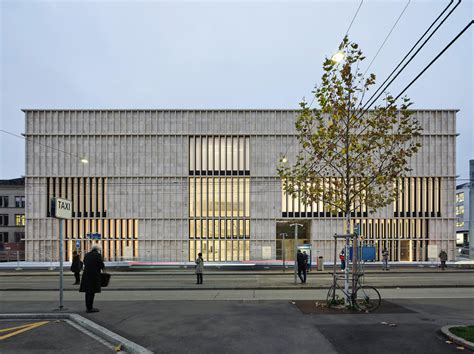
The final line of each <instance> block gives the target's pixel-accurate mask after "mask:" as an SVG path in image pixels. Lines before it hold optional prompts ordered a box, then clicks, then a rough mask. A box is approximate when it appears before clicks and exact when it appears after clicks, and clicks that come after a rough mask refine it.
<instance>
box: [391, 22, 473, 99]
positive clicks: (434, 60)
mask: <svg viewBox="0 0 474 354" xmlns="http://www.w3.org/2000/svg"><path fill="white" fill-rule="evenodd" d="M473 23H474V20H473V21H471V22H469V23H468V24H467V26H466V27H464V28H463V29H462V31H461V32H459V33H458V35H457V36H456V37H454V39H453V40H452V41H451V42H449V43H448V45H447V46H446V47H444V49H443V50H442V51H441V52H440V53H439V54H438V55H437V56H436V57H435V58H434V59H433V60H432V61H431V62H430V63H429V64H428V65H427V66H426V67H425V68H424V69H423V70H422V71H421V72H420V73H419V74H418V75H417V76H416V77H415V78H414V79H413V80H412V81H411V82H410V83H409V84H408V85H407V86H406V87H405V88H404V89H403V90H402V92H400V93H399V94H398V96H397V97H395V100H397V99H398V98H399V97H400V96H401V95H402V94H403V93H404V92H405V91H406V90H408V88H409V87H410V86H411V85H413V83H414V82H415V81H416V80H418V78H419V77H420V76H421V75H423V73H424V72H425V71H426V70H428V68H429V67H430V66H431V65H432V64H433V63H434V62H436V60H438V58H439V57H440V56H441V55H443V53H444V52H445V51H446V50H448V48H449V47H451V45H452V44H453V43H454V42H456V41H457V40H458V38H459V37H461V36H462V35H463V33H464V32H466V31H467V29H468V28H469V27H471V25H472V24H473Z"/></svg>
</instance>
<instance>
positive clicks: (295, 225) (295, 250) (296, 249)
mask: <svg viewBox="0 0 474 354" xmlns="http://www.w3.org/2000/svg"><path fill="white" fill-rule="evenodd" d="M290 226H291V227H293V226H294V227H295V247H294V253H295V254H294V256H295V262H294V273H295V274H294V278H295V284H296V283H297V282H296V268H297V266H298V262H297V261H298V260H297V255H298V226H300V227H303V225H302V224H298V223H294V224H291V225H290Z"/></svg>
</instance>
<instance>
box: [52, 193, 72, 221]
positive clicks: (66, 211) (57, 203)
mask: <svg viewBox="0 0 474 354" xmlns="http://www.w3.org/2000/svg"><path fill="white" fill-rule="evenodd" d="M51 216H52V217H53V218H57V219H70V218H71V217H72V202H71V201H70V200H67V199H63V198H51Z"/></svg>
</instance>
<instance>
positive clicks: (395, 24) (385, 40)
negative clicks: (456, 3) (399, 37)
mask: <svg viewBox="0 0 474 354" xmlns="http://www.w3.org/2000/svg"><path fill="white" fill-rule="evenodd" d="M451 1H452V0H451ZM410 2H411V0H408V2H407V4H406V5H405V7H404V8H403V10H402V12H401V13H400V16H398V18H397V20H396V21H395V23H394V24H393V26H392V29H391V30H390V31H389V32H388V34H387V36H386V37H385V39H384V41H383V42H382V44H381V45H380V47H379V49H378V50H377V53H376V54H375V56H374V58H373V59H372V61H371V62H370V63H369V66H368V67H367V69H366V70H365V72H364V75H362V76H363V77H365V74H367V71H369V69H370V67H371V66H372V63H373V62H374V61H375V59H376V58H377V56H378V55H379V53H380V51H381V50H382V48H383V46H384V45H385V43H386V42H387V40H388V38H389V37H390V35H391V34H392V32H393V30H394V29H395V27H396V26H397V23H398V21H400V19H401V18H402V16H403V14H404V13H405V11H406V9H407V8H408V5H410Z"/></svg>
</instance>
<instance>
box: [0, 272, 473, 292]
mask: <svg viewBox="0 0 474 354" xmlns="http://www.w3.org/2000/svg"><path fill="white" fill-rule="evenodd" d="M58 279H59V276H58V275H57V273H49V274H44V273H40V274H34V273H26V274H22V273H8V274H3V275H2V276H0V289H1V290H3V291H9V290H10V291H13V290H57V289H58V287H59V280H58ZM73 282H74V280H73V276H72V273H70V272H66V273H65V277H64V288H65V290H66V291H76V290H77V289H78V286H77V285H72V283H73ZM195 282H196V279H195V275H194V274H193V273H192V272H189V271H188V272H178V273H174V274H173V273H139V272H137V273H115V274H114V273H113V274H112V280H111V283H110V285H109V288H107V290H108V291H112V290H160V289H167V290H196V289H222V290H226V289H242V290H244V289H286V290H291V289H295V288H309V289H312V288H315V289H327V288H328V287H329V286H330V284H331V282H332V276H331V275H330V274H328V273H309V274H308V280H307V284H305V285H302V284H300V283H299V280H298V284H297V285H295V284H294V277H293V274H292V273H289V274H288V273H287V274H281V273H277V274H275V273H267V274H262V273H256V274H254V273H246V272H237V273H229V274H226V273H211V274H204V284H203V285H201V286H198V285H196V284H195ZM364 282H365V284H367V285H373V286H375V287H377V288H381V289H383V288H398V287H400V288H417V287H429V288H443V287H453V288H454V287H474V272H472V271H458V272H442V271H438V272H423V273H422V272H404V273H401V272H390V271H388V272H383V273H368V274H366V275H365V276H364Z"/></svg>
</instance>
